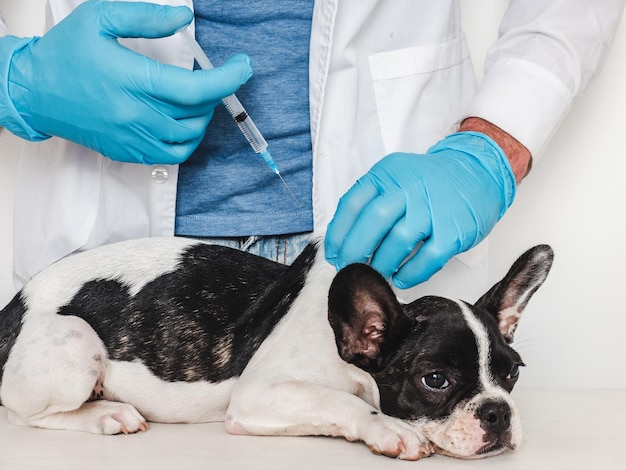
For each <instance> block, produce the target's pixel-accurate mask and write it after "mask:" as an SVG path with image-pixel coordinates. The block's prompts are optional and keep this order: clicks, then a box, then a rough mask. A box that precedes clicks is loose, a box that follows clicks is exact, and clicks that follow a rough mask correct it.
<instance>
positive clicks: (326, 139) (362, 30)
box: [14, 0, 624, 300]
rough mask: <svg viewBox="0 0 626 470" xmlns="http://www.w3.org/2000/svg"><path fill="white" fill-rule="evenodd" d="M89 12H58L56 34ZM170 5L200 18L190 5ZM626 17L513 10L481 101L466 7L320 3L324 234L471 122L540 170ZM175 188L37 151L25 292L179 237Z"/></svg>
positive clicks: (449, 278) (65, 145) (576, 4)
mask: <svg viewBox="0 0 626 470" xmlns="http://www.w3.org/2000/svg"><path fill="white" fill-rule="evenodd" d="M78 3H80V0H49V8H48V12H47V23H48V26H51V25H53V24H55V23H57V22H58V21H60V20H61V19H62V18H64V17H65V16H66V15H67V14H69V13H70V11H71V10H72V9H73V8H74V7H75V6H76V5H77V4H78ZM159 3H169V4H183V5H187V6H189V7H192V2H191V0H171V1H167V0H162V1H160V2H159ZM623 6H624V1H623V0H602V1H598V0H552V1H550V2H546V1H544V0H511V2H510V5H509V8H508V11H507V13H506V15H505V17H504V20H503V22H502V25H501V31H500V32H501V38H500V40H499V41H498V42H497V43H496V44H495V46H494V47H493V49H492V50H491V52H490V54H489V57H488V59H487V62H486V75H485V79H484V81H483V83H482V84H481V86H480V88H478V89H477V87H476V83H475V75H474V71H473V68H472V65H471V61H470V57H469V52H468V47H467V44H466V41H465V38H464V36H463V34H462V31H461V20H460V7H459V2H458V0H456V1H455V0H437V1H436V2H433V1H432V0H393V1H390V0H387V1H385V0H379V1H376V0H317V1H316V2H315V9H314V15H313V27H312V33H311V47H310V106H311V136H312V142H313V207H314V216H315V228H316V229H317V230H323V229H324V227H325V226H326V224H327V223H328V222H329V220H330V219H331V218H332V216H333V214H334V210H335V207H336V204H337V201H338V199H339V197H340V196H341V195H342V194H343V193H344V192H345V191H346V190H347V189H348V188H349V187H350V186H351V185H352V184H353V183H354V182H355V180H356V179H357V178H359V177H360V176H361V175H362V174H364V173H365V172H367V170H368V169H369V168H370V167H371V166H372V165H373V164H374V163H375V162H376V161H377V160H379V159H380V158H381V157H383V156H384V155H386V154H388V153H391V152H394V151H409V152H423V151H425V150H426V149H427V148H428V147H429V146H431V145H432V144H434V143H435V142H437V141H438V140H439V139H441V138H442V137H444V136H445V135H446V134H448V133H450V132H451V131H453V130H455V128H456V126H457V125H458V123H459V121H460V120H461V119H462V118H463V117H465V116H468V115H474V116H480V117H483V118H485V119H487V120H488V121H491V122H493V123H494V124H496V125H498V126H499V127H501V128H503V129H504V130H506V131H508V132H509V133H510V134H512V135H513V136H515V137H516V138H517V139H518V140H519V141H521V142H522V143H523V144H524V145H526V147H527V148H528V149H530V150H531V152H532V154H533V155H534V157H535V158H537V156H538V155H540V154H541V150H542V148H543V147H544V146H545V144H546V142H547V141H548V139H549V138H550V136H551V135H552V133H553V132H554V131H555V129H556V128H557V126H558V124H559V122H560V121H561V119H562V118H563V116H564V114H565V113H566V111H567V110H568V108H569V107H570V106H571V103H572V100H573V98H574V97H575V96H576V95H577V94H579V93H580V92H581V91H582V90H584V89H585V88H586V86H587V85H588V83H589V81H590V79H591V78H592V77H593V75H594V74H595V72H596V71H597V70H598V68H599V66H600V64H601V63H602V61H603V58H604V57H605V54H606V51H607V49H608V46H609V44H610V43H611V41H612V38H613V34H614V32H615V30H616V28H617V23H618V21H619V18H621V11H622V8H623ZM125 44H127V45H128V46H129V47H133V48H135V49H137V50H138V51H140V52H142V53H144V54H147V55H150V56H152V57H154V58H156V59H158V60H161V61H163V62H167V63H171V64H177V65H181V66H185V67H191V65H192V62H193V61H192V57H191V56H190V54H189V52H188V50H187V48H186V47H185V46H184V45H183V43H182V42H181V40H180V38H179V37H177V36H174V37H171V38H165V39H159V40H127V41H125ZM243 52H245V51H243ZM176 183H177V167H176V166H159V167H150V166H142V165H132V164H123V163H118V162H113V161H111V160H109V159H107V158H104V157H101V156H99V155H98V154H96V153H94V152H92V151H90V150H87V149H85V148H82V147H80V146H78V145H75V144H72V143H70V142H67V141H63V140H60V139H54V138H53V139H50V140H49V141H45V142H42V143H33V144H28V145H27V148H26V151H25V153H24V155H23V158H22V159H21V163H20V167H19V170H18V176H17V184H16V187H17V193H16V195H15V201H16V202H15V237H14V240H15V256H14V269H15V275H16V281H17V283H18V284H19V283H21V282H23V281H24V280H26V279H28V278H30V277H31V276H32V275H33V274H35V273H36V272H37V271H39V270H40V269H42V268H43V267H45V266H46V265H48V264H50V263H52V262H53V261H55V260H57V259H59V258H61V257H63V256H66V255H68V254H70V253H73V252H76V251H80V250H84V249H88V248H92V247H96V246H99V245H103V244H106V243H110V242H115V241H118V240H124V239H129V238H137V237H145V236H159V235H172V234H173V233H174V215H175V214H174V212H175V197H176ZM216 184H217V183H216ZM485 279H486V269H485V247H484V246H479V247H477V248H475V249H474V250H472V251H470V252H469V253H466V254H463V255H461V256H459V257H457V258H455V259H454V260H452V261H451V262H450V263H449V264H448V265H447V266H446V267H445V268H444V269H443V270H442V271H441V272H440V273H438V274H437V275H436V276H435V277H434V278H433V279H432V280H431V281H430V282H429V283H427V284H425V285H422V286H421V287H420V292H418V293H416V295H418V294H420V293H422V292H427V293H439V294H447V295H450V294H452V295H456V296H461V297H464V298H466V299H468V300H474V298H475V296H476V295H478V294H480V293H481V290H482V289H483V288H484V287H485V284H484V283H485Z"/></svg>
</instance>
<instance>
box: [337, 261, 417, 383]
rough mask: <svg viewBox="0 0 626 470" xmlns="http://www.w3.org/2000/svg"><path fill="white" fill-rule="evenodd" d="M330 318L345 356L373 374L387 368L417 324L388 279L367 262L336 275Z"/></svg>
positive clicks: (340, 349)
mask: <svg viewBox="0 0 626 470" xmlns="http://www.w3.org/2000/svg"><path fill="white" fill-rule="evenodd" d="M328 320H329V323H330V325H331V326H332V328H333V331H334V332H335V341H336V343H337V349H338V351H339V355H340V356H341V358H342V359H343V360H344V361H346V362H349V363H352V364H354V365H356V366H357V367H360V368H361V369H363V370H365V371H367V372H371V373H374V372H378V371H380V370H382V369H383V368H384V367H385V365H386V363H387V361H388V360H389V358H390V356H391V355H392V353H393V352H394V351H395V350H396V349H397V348H398V346H399V344H400V342H401V341H402V340H403V339H404V338H405V337H406V336H407V335H408V333H409V332H410V330H411V325H412V323H413V321H412V320H411V319H410V318H409V317H408V316H407V315H406V314H405V313H404V311H403V309H402V307H401V305H400V303H399V302H398V300H397V298H396V296H395V294H394V293H393V291H392V290H391V287H390V286H389V284H388V283H387V282H386V281H385V279H384V278H383V277H382V276H381V275H380V274H379V273H378V272H377V271H375V270H374V269H372V268H371V267H370V266H368V265H365V264H351V265H349V266H347V267H345V268H343V269H342V270H341V271H339V273H337V275H336V276H335V279H334V280H333V283H332V285H331V287H330V291H329V294H328Z"/></svg>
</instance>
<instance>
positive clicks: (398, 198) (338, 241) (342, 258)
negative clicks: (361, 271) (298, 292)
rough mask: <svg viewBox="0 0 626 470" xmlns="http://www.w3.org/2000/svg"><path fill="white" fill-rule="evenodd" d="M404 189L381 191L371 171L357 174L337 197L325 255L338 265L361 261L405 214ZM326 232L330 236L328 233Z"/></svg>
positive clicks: (367, 256) (393, 188) (340, 266)
mask: <svg viewBox="0 0 626 470" xmlns="http://www.w3.org/2000/svg"><path fill="white" fill-rule="evenodd" d="M405 207H406V201H405V193H404V192H403V191H402V190H401V189H400V188H398V187H395V186H393V187H391V188H388V189H386V190H384V191H382V190H381V189H380V182H379V181H378V178H377V177H376V176H375V175H373V174H372V173H368V174H366V175H365V176H364V177H363V178H361V179H360V180H359V181H358V182H357V183H356V184H355V185H354V186H353V187H352V188H351V189H350V191H348V193H346V195H345V196H344V197H343V198H341V200H340V202H339V205H338V207H337V212H336V214H335V217H334V218H333V220H332V221H331V223H330V224H329V228H328V231H327V234H326V243H327V247H329V248H327V250H328V249H330V254H329V252H328V251H327V252H326V257H327V259H328V260H329V261H330V262H331V263H333V264H334V265H335V266H336V267H337V268H338V269H341V268H343V267H345V266H347V265H348V264H350V263H365V262H367V261H368V260H369V258H370V257H371V256H372V254H373V253H374V251H375V250H376V247H377V246H378V244H379V243H380V241H381V240H382V239H383V238H384V237H385V235H386V234H387V232H388V231H389V230H390V228H391V227H393V225H394V224H395V223H396V222H397V221H398V220H399V219H400V218H401V217H402V216H403V215H404V214H405ZM329 233H330V236H329Z"/></svg>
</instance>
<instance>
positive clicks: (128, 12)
mask: <svg viewBox="0 0 626 470" xmlns="http://www.w3.org/2000/svg"><path fill="white" fill-rule="evenodd" d="M88 5H89V4H88ZM91 6H92V7H94V8H98V9H99V11H98V12H97V14H98V19H99V21H100V25H101V28H102V33H103V34H105V35H108V36H110V37H115V38H161V37H166V36H171V35H172V34H174V33H175V32H176V31H178V30H180V29H181V28H183V27H185V26H187V25H188V24H189V23H191V21H192V20H193V12H192V11H191V10H190V9H189V8H187V7H185V6H177V7H175V6H166V5H157V4H154V3H149V2H97V3H96V4H91ZM78 8H80V7H78Z"/></svg>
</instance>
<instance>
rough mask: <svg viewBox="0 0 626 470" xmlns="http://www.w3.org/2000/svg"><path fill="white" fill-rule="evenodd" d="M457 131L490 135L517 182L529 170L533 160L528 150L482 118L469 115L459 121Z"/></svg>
mask: <svg viewBox="0 0 626 470" xmlns="http://www.w3.org/2000/svg"><path fill="white" fill-rule="evenodd" d="M459 131H460V132H462V131H473V132H480V133H482V134H485V135H487V136H489V137H491V138H492V139H493V140H494V141H495V142H496V143H497V144H498V145H499V146H500V148H501V149H502V151H503V152H504V154H505V155H506V156H507V158H508V159H509V163H510V164H511V169H512V170H513V174H514V175H515V181H516V182H517V183H518V184H519V183H520V182H521V181H522V179H524V177H525V176H526V175H527V174H528V173H529V172H530V169H531V167H532V161H533V159H532V155H531V154H530V151H529V150H528V149H527V148H526V147H524V146H523V145H522V144H521V143H520V142H518V141H517V140H516V139H515V138H513V137H512V136H511V135H509V134H507V133H506V132H504V131H503V130H502V129H500V128H499V127H497V126H495V125H493V124H491V123H490V122H488V121H485V120H484V119H481V118H478V117H469V118H466V119H465V120H464V121H463V122H462V123H461V126H460V127H459Z"/></svg>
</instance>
